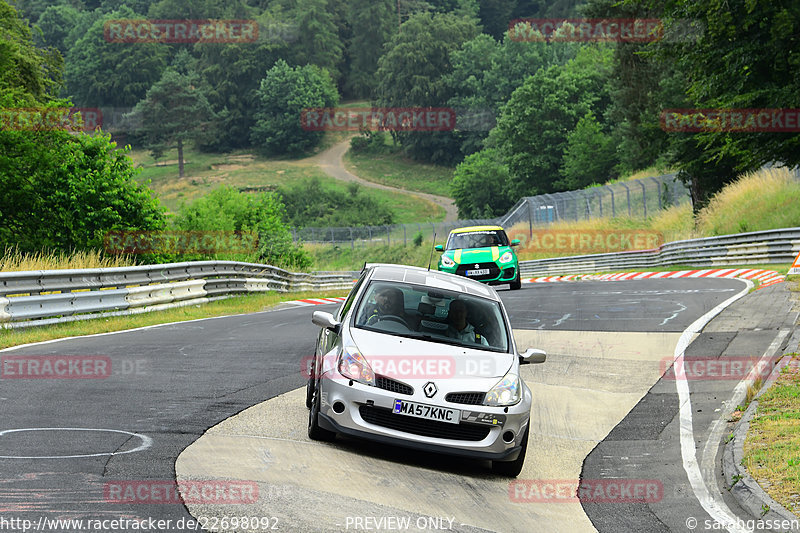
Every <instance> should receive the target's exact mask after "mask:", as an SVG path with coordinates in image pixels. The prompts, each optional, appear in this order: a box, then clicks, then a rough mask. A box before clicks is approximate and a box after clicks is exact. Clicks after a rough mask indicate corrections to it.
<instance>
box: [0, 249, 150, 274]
mask: <svg viewBox="0 0 800 533" xmlns="http://www.w3.org/2000/svg"><path fill="white" fill-rule="evenodd" d="M135 264H136V262H135V260H134V259H133V258H132V257H131V256H126V255H104V254H103V253H102V252H101V251H99V250H87V251H79V252H70V253H67V252H36V253H22V252H20V251H19V250H17V249H16V248H6V249H5V251H4V252H3V254H2V255H0V272H24V271H28V270H58V269H65V268H113V267H124V266H133V265H135Z"/></svg>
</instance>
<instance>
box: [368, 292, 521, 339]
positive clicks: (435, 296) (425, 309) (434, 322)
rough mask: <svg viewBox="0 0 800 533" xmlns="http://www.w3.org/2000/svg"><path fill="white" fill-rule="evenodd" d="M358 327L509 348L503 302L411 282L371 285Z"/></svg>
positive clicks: (402, 334) (395, 333)
mask: <svg viewBox="0 0 800 533" xmlns="http://www.w3.org/2000/svg"><path fill="white" fill-rule="evenodd" d="M456 301H458V302H457V303H454V302H456ZM459 308H460V309H459ZM458 314H464V315H465V316H464V317H462V318H459V317H458ZM354 327H356V328H360V329H368V330H372V331H379V332H381V333H386V334H390V335H400V336H406V337H414V338H420V339H424V340H430V341H434V342H439V343H444V344H453V345H457V346H469V347H470V348H479V349H487V350H492V351H502V352H507V351H508V349H509V341H508V328H507V327H506V323H505V320H504V318H503V313H502V310H501V307H500V304H499V303H498V302H496V301H493V300H489V299H486V298H479V297H476V296H472V295H468V294H463V293H460V292H455V291H447V290H440V289H435V290H433V289H430V288H428V287H423V286H420V285H412V284H406V283H396V282H385V281H373V282H371V283H370V284H369V286H368V287H367V289H366V291H365V293H364V297H363V298H362V299H361V301H360V303H359V308H358V310H357V311H356V312H355V321H354Z"/></svg>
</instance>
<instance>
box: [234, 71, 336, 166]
mask: <svg viewBox="0 0 800 533" xmlns="http://www.w3.org/2000/svg"><path fill="white" fill-rule="evenodd" d="M257 98H258V103H257V105H256V112H255V117H256V124H255V126H253V129H252V132H251V135H250V137H251V139H252V141H253V144H255V145H256V146H258V147H260V148H262V149H263V150H264V151H266V152H267V153H272V154H295V155H297V154H301V153H303V152H305V151H307V150H310V149H311V148H313V147H315V146H316V145H317V144H319V142H320V141H321V140H322V136H323V133H324V132H322V131H307V130H304V129H303V127H302V124H301V116H302V112H303V110H305V109H310V108H319V107H333V106H336V105H338V103H339V94H338V93H337V91H336V86H335V85H334V84H333V81H332V80H331V79H330V77H329V76H328V74H327V72H325V71H324V70H321V69H320V68H318V67H316V66H314V65H306V66H304V67H294V68H293V67H290V66H289V65H288V64H287V63H286V61H283V60H279V61H278V62H277V63H275V66H274V67H272V68H271V69H269V70H268V71H267V74H266V76H265V77H264V79H263V80H261V86H260V87H259V89H258V91H257Z"/></svg>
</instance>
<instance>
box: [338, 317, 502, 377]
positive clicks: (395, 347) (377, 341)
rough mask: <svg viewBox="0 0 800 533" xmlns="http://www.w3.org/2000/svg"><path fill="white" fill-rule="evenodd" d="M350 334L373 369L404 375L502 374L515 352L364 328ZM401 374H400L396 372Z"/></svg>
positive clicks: (470, 375) (473, 375)
mask: <svg viewBox="0 0 800 533" xmlns="http://www.w3.org/2000/svg"><path fill="white" fill-rule="evenodd" d="M350 336H351V338H352V340H353V342H354V343H355V344H356V346H357V347H358V350H359V352H360V353H361V355H363V356H364V357H365V358H366V359H367V361H369V363H370V365H371V366H372V367H373V370H374V371H375V372H376V373H378V374H382V375H386V376H390V377H400V378H404V379H426V378H430V377H432V375H433V374H435V375H436V376H435V377H459V378H460V377H476V378H501V377H503V376H505V375H506V373H507V372H508V371H509V370H510V369H511V367H512V365H513V364H514V363H515V361H516V356H515V355H514V354H511V353H497V352H489V351H485V350H476V349H472V348H468V347H464V346H455V345H452V344H442V343H439V342H431V341H426V340H422V339H409V338H407V337H398V336H396V335H388V334H385V333H377V332H374V331H368V330H364V329H355V328H352V329H350ZM398 374H400V375H398Z"/></svg>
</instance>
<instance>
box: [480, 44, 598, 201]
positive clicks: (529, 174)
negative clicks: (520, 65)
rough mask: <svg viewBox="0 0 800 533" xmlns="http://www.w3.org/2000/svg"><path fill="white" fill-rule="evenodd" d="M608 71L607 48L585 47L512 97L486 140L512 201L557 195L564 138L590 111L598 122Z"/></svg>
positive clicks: (525, 85) (548, 69)
mask: <svg viewBox="0 0 800 533" xmlns="http://www.w3.org/2000/svg"><path fill="white" fill-rule="evenodd" d="M610 66H611V50H610V49H609V48H608V47H606V46H602V45H598V46H586V47H584V48H581V49H580V51H579V52H578V55H577V56H576V57H575V58H574V59H572V60H570V61H569V62H568V63H567V64H566V65H565V66H563V67H559V66H551V67H548V68H542V69H540V70H539V71H538V72H537V73H536V74H535V75H533V76H531V77H530V78H528V79H527V80H526V81H525V83H524V84H523V85H522V86H521V87H519V88H518V89H517V90H515V91H514V93H513V94H512V96H511V99H510V100H509V102H508V104H506V106H505V107H504V108H503V114H502V115H501V117H500V119H499V120H498V124H497V128H495V129H494V130H493V131H492V133H491V134H490V137H489V142H490V144H491V145H492V146H496V147H497V148H498V149H499V150H500V152H501V153H502V155H503V157H504V159H505V160H506V162H507V163H508V166H509V169H510V171H511V175H512V180H511V182H510V189H511V190H510V191H509V193H510V194H511V196H512V197H514V198H519V197H521V196H526V195H532V194H541V193H550V192H554V191H557V190H559V188H558V186H557V184H556V180H557V177H558V175H559V170H560V168H561V166H562V160H563V156H564V151H565V150H566V148H567V135H568V133H569V132H570V131H572V130H573V129H574V128H575V126H576V125H577V124H578V121H579V120H580V118H581V117H583V116H584V115H585V114H586V113H587V112H588V111H593V112H594V114H595V115H596V116H598V117H601V116H603V114H604V112H605V110H606V109H607V108H608V106H609V100H610V95H609V89H608V76H609V71H610ZM562 190H563V189H562Z"/></svg>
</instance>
